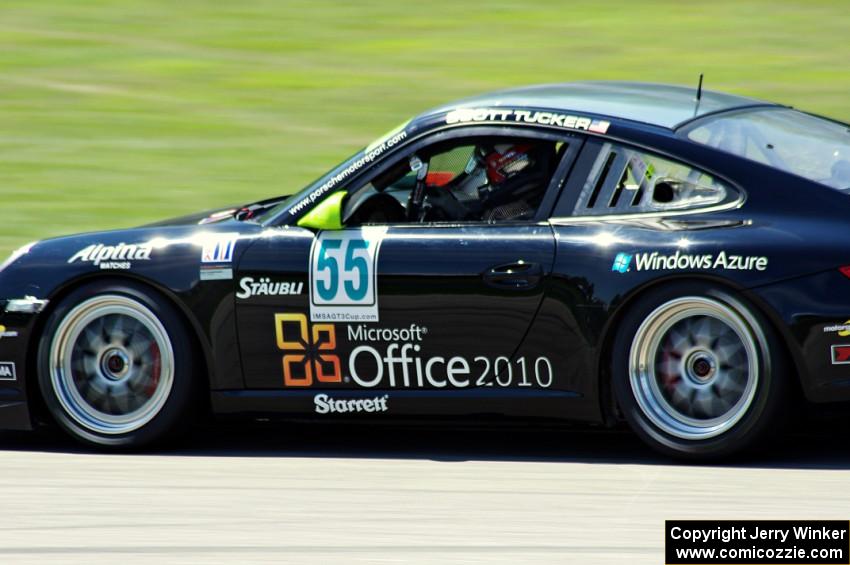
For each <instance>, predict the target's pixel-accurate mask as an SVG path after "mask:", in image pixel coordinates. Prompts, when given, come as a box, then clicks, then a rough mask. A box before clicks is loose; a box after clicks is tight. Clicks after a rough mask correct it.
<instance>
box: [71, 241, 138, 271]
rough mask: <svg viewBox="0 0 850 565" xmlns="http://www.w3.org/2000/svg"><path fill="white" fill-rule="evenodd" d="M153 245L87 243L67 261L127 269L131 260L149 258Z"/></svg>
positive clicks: (103, 267)
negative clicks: (87, 244)
mask: <svg viewBox="0 0 850 565" xmlns="http://www.w3.org/2000/svg"><path fill="white" fill-rule="evenodd" d="M151 251H153V246H151V245H150V244H147V243H141V244H127V243H119V244H118V245H103V244H102V243H97V244H93V245H89V246H88V247H85V248H83V249H81V250H79V251H78V252H76V253H75V254H74V255H73V256H71V258H70V259H68V263H76V262H77V261H79V262H81V263H91V264H92V265H94V266H95V267H98V268H100V269H117V270H127V269H129V268H130V267H132V266H133V261H148V260H149V259H150V258H151Z"/></svg>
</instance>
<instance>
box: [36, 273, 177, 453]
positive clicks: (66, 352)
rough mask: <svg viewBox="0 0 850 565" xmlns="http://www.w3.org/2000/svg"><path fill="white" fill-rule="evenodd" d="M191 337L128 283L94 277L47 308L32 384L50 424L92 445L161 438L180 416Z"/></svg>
mask: <svg viewBox="0 0 850 565" xmlns="http://www.w3.org/2000/svg"><path fill="white" fill-rule="evenodd" d="M191 353H192V352H191V342H190V341H189V339H188V335H187V332H186V330H185V328H184V324H183V323H182V320H181V319H180V317H179V315H178V313H177V312H176V311H175V310H174V308H173V307H172V306H171V305H170V304H169V303H168V302H167V301H165V300H164V299H163V298H161V297H160V296H158V295H157V294H155V293H154V292H152V291H150V290H148V289H146V288H144V287H141V286H138V285H135V284H120V285H116V284H106V283H98V284H95V285H93V286H88V287H83V288H80V289H77V290H76V291H74V292H72V293H71V294H70V295H69V296H67V297H66V298H65V299H64V300H63V301H62V302H61V303H60V304H59V306H58V307H57V308H56V310H54V311H53V313H52V314H51V316H50V318H49V320H48V322H47V325H46V328H45V332H44V334H43V338H42V341H41V345H40V350H39V385H40V389H41V392H42V395H43V397H44V400H45V403H46V405H47V407H48V409H49V410H50V413H51V415H52V416H53V418H54V419H55V420H56V421H57V423H58V424H59V425H60V426H61V427H62V428H63V429H65V430H66V431H67V432H68V433H70V434H71V435H72V436H73V437H74V438H76V439H78V440H81V441H83V442H87V443H90V444H95V445H99V446H113V447H119V446H124V447H132V446H140V445H144V444H147V443H149V442H151V441H154V440H157V439H159V438H161V437H163V436H164V435H165V434H166V433H167V432H168V431H169V430H171V429H172V428H173V427H174V426H175V425H176V423H177V422H178V421H179V420H180V419H181V418H182V417H184V416H187V415H188V411H189V410H188V409H189V408H190V401H191V397H192V394H191V392H192V390H193V388H194V387H193V384H194V367H193V363H192V354H191Z"/></svg>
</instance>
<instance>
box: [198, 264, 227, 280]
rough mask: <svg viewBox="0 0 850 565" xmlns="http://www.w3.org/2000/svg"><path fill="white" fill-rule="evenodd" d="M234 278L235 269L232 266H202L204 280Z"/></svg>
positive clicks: (202, 278)
mask: <svg viewBox="0 0 850 565" xmlns="http://www.w3.org/2000/svg"><path fill="white" fill-rule="evenodd" d="M232 278H233V269H231V268H230V267H204V266H201V280H202V281H229V280H231V279H232Z"/></svg>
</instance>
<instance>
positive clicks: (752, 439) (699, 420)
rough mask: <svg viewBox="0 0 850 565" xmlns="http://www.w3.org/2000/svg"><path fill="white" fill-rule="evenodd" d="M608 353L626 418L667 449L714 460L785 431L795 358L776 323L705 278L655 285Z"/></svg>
mask: <svg viewBox="0 0 850 565" xmlns="http://www.w3.org/2000/svg"><path fill="white" fill-rule="evenodd" d="M679 317H681V319H679ZM612 352H613V359H612V373H611V375H612V388H613V390H614V394H615V397H616V400H617V402H618V404H619V406H620V409H621V410H622V413H623V415H624V417H625V419H626V421H627V422H628V423H629V425H630V427H631V428H632V429H633V430H634V431H635V433H637V434H638V436H640V437H641V439H642V440H643V441H644V442H646V443H647V444H649V445H650V446H651V447H652V448H653V449H655V450H657V451H659V452H661V453H663V454H665V455H669V456H673V457H676V458H682V459H690V460H700V459H718V458H723V457H728V456H732V455H734V454H740V453H742V452H744V451H745V450H748V449H751V448H754V447H758V446H761V445H765V444H766V443H767V441H768V440H770V439H773V438H775V437H776V436H778V435H779V434H780V433H781V429H782V425H781V424H782V422H783V420H785V419H784V418H783V417H782V414H783V409H784V408H785V407H786V405H787V403H788V400H789V392H790V384H791V383H790V374H789V370H788V368H789V366H790V364H789V362H788V361H787V360H786V358H785V355H784V349H783V348H782V345H781V341H780V339H779V337H778V336H777V335H776V332H775V331H774V330H773V329H772V327H771V325H770V324H769V323H768V322H767V320H766V319H765V318H764V316H763V315H762V314H761V313H760V312H759V311H758V310H757V309H756V308H754V307H753V306H752V305H751V304H750V303H749V302H748V301H747V300H745V299H744V298H743V297H741V296H738V295H737V294H735V293H732V292H730V291H727V290H724V289H721V288H719V287H716V286H713V285H710V284H704V283H699V282H693V283H675V284H668V285H665V286H664V287H662V288H659V289H657V290H654V291H650V292H649V293H647V294H646V295H644V296H642V297H640V299H639V300H638V301H637V303H635V304H634V305H633V306H632V307H631V308H630V309H629V310H628V311H627V312H626V314H625V316H624V317H623V318H622V320H621V322H620V324H619V328H618V331H617V335H616V338H615V340H614V346H613V351H612ZM653 383H655V384H653Z"/></svg>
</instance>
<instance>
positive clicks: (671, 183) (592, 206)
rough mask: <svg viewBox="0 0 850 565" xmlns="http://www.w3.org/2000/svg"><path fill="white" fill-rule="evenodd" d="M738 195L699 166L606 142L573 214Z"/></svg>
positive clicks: (711, 202)
mask: <svg viewBox="0 0 850 565" xmlns="http://www.w3.org/2000/svg"><path fill="white" fill-rule="evenodd" d="M739 199H740V195H739V193H738V192H737V191H736V190H735V189H734V188H732V187H730V186H728V185H727V184H725V183H722V182H720V181H719V180H717V179H716V178H714V177H713V176H712V175H710V174H708V173H706V172H704V171H701V170H699V169H695V168H693V167H690V166H688V165H683V164H681V163H677V162H675V161H671V160H669V159H664V158H662V157H658V156H656V155H652V154H650V153H646V152H643V151H638V150H635V149H631V148H628V147H624V146H622V145H616V144H613V143H606V144H604V145H603V146H602V149H601V150H600V151H599V155H598V156H597V158H596V161H595V162H594V164H593V167H592V168H591V170H590V174H589V175H588V178H587V181H586V182H585V183H584V186H583V187H582V191H581V195H580V196H579V199H578V203H577V204H576V209H575V212H574V214H575V215H583V216H586V215H607V214H632V213H646V212H666V211H677V210H697V209H700V208H707V207H710V206H716V205H719V204H726V203H732V202H735V201H737V200H739Z"/></svg>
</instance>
